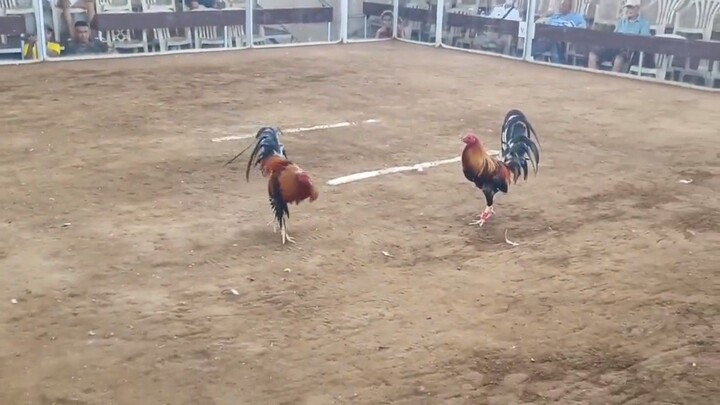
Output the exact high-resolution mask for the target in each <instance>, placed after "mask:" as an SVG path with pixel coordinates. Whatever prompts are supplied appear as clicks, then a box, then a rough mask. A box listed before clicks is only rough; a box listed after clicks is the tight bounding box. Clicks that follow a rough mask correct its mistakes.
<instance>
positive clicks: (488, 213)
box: [470, 205, 495, 226]
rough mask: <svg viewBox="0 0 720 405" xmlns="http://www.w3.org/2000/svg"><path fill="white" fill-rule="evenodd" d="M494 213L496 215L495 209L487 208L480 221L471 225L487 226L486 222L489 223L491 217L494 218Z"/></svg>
mask: <svg viewBox="0 0 720 405" xmlns="http://www.w3.org/2000/svg"><path fill="white" fill-rule="evenodd" d="M494 213H495V209H494V208H493V206H492V205H490V206H488V207H485V209H484V210H483V212H482V213H481V214H480V219H478V220H477V221H472V222H470V225H478V226H483V225H484V224H485V222H487V221H488V220H489V219H490V217H492V216H493V214H494Z"/></svg>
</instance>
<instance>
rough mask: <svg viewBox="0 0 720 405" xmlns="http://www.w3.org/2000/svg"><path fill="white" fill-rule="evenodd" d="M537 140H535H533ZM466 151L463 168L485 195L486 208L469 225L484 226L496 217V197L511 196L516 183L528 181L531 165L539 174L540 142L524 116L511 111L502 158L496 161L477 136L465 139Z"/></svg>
mask: <svg viewBox="0 0 720 405" xmlns="http://www.w3.org/2000/svg"><path fill="white" fill-rule="evenodd" d="M533 138H534V140H533ZM462 140H463V142H464V143H465V149H463V152H462V168H463V174H464V175H465V178H466V179H468V180H469V181H471V182H473V183H474V184H475V186H476V187H477V188H479V189H480V190H481V191H482V193H483V195H485V202H486V207H485V209H484V210H483V212H482V213H481V214H479V216H480V219H479V220H477V221H473V222H471V223H470V225H480V226H482V225H483V224H484V223H485V222H487V221H488V220H489V219H490V217H492V215H493V214H494V213H495V209H494V208H493V203H494V198H495V194H497V193H498V192H499V191H502V192H503V193H507V192H508V187H509V185H510V183H513V184H515V183H517V181H518V179H519V178H520V177H521V176H522V178H523V180H527V177H528V172H529V169H528V162H530V165H531V166H532V169H533V171H534V173H535V174H537V170H538V164H539V163H540V149H539V145H540V140H539V139H538V137H537V135H536V134H535V130H534V129H533V127H532V125H530V121H528V119H527V117H525V114H523V113H522V112H521V111H519V110H510V111H509V112H508V113H507V114H506V115H505V120H504V121H503V124H502V128H501V135H500V142H501V144H500V156H499V158H496V157H494V156H491V155H490V154H489V153H488V149H486V148H485V145H484V144H483V143H482V142H481V141H480V140H479V139H478V137H477V136H476V135H475V134H472V133H469V134H467V135H465V137H463V139H462Z"/></svg>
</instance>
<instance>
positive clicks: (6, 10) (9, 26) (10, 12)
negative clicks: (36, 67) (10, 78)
mask: <svg viewBox="0 0 720 405" xmlns="http://www.w3.org/2000/svg"><path fill="white" fill-rule="evenodd" d="M36 15H37V10H36V8H35V3H34V1H32V0H0V63H17V62H19V61H21V60H34V59H35V60H37V59H38V48H39V46H38V43H37V34H38V31H40V34H41V35H42V34H43V33H42V30H38V29H37V24H36Z"/></svg>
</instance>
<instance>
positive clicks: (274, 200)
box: [263, 156, 319, 243]
mask: <svg viewBox="0 0 720 405" xmlns="http://www.w3.org/2000/svg"><path fill="white" fill-rule="evenodd" d="M263 167H264V168H265V170H266V171H267V172H268V173H269V174H270V178H269V179H268V195H269V196H270V206H271V207H272V210H273V214H274V216H275V221H276V222H277V224H278V225H279V226H280V232H281V233H282V238H283V243H285V240H286V239H287V240H289V241H290V242H294V240H293V239H292V238H291V237H290V236H288V235H287V226H286V219H289V218H290V209H289V205H290V204H292V203H295V204H296V205H297V204H300V202H302V201H304V200H306V199H310V201H311V202H312V201H315V200H317V198H318V194H319V193H318V191H317V189H316V188H315V185H314V184H313V182H312V180H311V179H310V175H309V174H308V173H307V172H305V171H304V170H302V169H301V168H300V166H298V165H296V164H295V163H292V162H290V161H289V160H287V159H285V158H284V157H282V156H271V157H269V158H268V159H267V161H265V162H264V166H263Z"/></svg>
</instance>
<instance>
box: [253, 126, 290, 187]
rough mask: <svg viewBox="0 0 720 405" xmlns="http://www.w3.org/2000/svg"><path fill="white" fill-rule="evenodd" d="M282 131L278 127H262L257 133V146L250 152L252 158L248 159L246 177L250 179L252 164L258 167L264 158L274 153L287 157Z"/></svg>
mask: <svg viewBox="0 0 720 405" xmlns="http://www.w3.org/2000/svg"><path fill="white" fill-rule="evenodd" d="M281 134H282V131H280V129H279V128H276V127H262V128H260V130H259V131H258V132H257V135H255V140H256V141H255V148H254V149H253V151H252V153H250V159H248V164H247V168H246V169H245V179H246V180H248V181H250V168H251V167H252V166H255V167H257V166H258V165H259V164H260V163H261V162H262V161H263V160H265V159H267V158H269V157H270V156H273V155H279V156H284V157H285V158H286V159H287V154H286V153H285V147H284V146H283V144H282V142H280V135H281Z"/></svg>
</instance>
